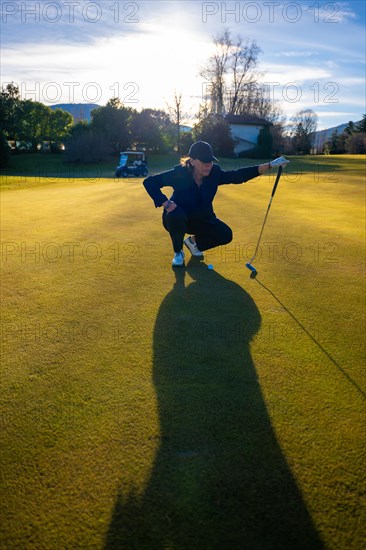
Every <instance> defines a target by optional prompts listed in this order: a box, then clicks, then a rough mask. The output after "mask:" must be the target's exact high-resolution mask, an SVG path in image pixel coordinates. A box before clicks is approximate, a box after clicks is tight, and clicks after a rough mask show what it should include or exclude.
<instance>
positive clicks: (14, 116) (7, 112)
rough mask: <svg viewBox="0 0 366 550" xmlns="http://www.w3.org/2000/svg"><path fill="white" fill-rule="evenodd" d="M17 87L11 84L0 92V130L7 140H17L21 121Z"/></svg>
mask: <svg viewBox="0 0 366 550" xmlns="http://www.w3.org/2000/svg"><path fill="white" fill-rule="evenodd" d="M20 107H21V99H20V92H19V87H18V86H17V85H16V84H14V82H11V83H10V84H8V85H7V86H6V87H4V86H3V87H2V89H1V91H0V128H1V129H2V130H3V132H4V133H5V134H6V136H7V138H8V139H12V140H16V139H17V138H18V136H17V133H18V124H19V121H20V119H21V113H20Z"/></svg>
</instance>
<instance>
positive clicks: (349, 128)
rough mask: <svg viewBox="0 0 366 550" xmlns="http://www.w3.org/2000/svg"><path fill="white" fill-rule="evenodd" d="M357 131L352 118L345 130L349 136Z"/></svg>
mask: <svg viewBox="0 0 366 550" xmlns="http://www.w3.org/2000/svg"><path fill="white" fill-rule="evenodd" d="M355 131H356V130H355V123H354V122H353V121H352V120H350V121H349V122H348V125H347V127H346V128H345V129H344V132H345V133H346V134H348V135H349V136H352V134H354V133H355Z"/></svg>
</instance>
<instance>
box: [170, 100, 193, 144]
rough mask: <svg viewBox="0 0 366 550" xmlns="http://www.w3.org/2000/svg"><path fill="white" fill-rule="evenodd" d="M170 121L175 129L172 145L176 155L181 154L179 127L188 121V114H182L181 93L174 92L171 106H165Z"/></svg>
mask: <svg viewBox="0 0 366 550" xmlns="http://www.w3.org/2000/svg"><path fill="white" fill-rule="evenodd" d="M167 106H168V112H169V116H170V120H171V122H172V124H173V125H174V128H175V132H174V134H175V139H174V142H175V143H174V145H175V148H176V150H177V151H178V153H181V152H182V139H181V126H182V124H184V122H186V121H187V120H188V114H187V113H186V112H184V108H183V100H182V93H181V92H180V93H178V92H177V91H176V90H175V91H174V96H173V104H172V105H169V104H168V105H167Z"/></svg>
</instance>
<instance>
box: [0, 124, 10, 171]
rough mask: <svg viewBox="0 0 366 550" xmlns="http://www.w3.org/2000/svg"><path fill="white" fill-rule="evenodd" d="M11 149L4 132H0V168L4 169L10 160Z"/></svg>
mask: <svg viewBox="0 0 366 550" xmlns="http://www.w3.org/2000/svg"><path fill="white" fill-rule="evenodd" d="M10 153H11V149H10V146H9V143H8V140H7V137H6V135H5V132H3V131H2V130H0V168H5V167H6V166H7V165H8V162H9V159H10Z"/></svg>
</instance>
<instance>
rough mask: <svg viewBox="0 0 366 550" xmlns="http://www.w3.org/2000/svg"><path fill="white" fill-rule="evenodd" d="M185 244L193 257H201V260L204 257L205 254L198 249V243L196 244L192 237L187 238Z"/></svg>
mask: <svg viewBox="0 0 366 550" xmlns="http://www.w3.org/2000/svg"><path fill="white" fill-rule="evenodd" d="M183 242H184V244H185V245H186V247H187V248H188V249H189V250H190V251H191V254H192V256H200V257H201V258H202V257H203V252H201V251H200V250H199V249H198V246H197V243H194V242H193V241H192V240H191V237H187V238H186V239H184V241H183Z"/></svg>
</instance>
